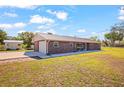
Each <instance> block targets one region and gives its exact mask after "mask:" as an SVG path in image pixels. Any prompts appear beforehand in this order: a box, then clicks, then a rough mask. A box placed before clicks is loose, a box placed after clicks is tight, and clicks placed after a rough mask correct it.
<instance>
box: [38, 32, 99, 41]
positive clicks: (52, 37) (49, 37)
mask: <svg viewBox="0 0 124 93" xmlns="http://www.w3.org/2000/svg"><path fill="white" fill-rule="evenodd" d="M38 34H39V35H40V36H42V37H43V38H44V39H46V40H56V41H72V42H87V43H98V42H97V41H93V40H91V39H87V38H79V37H72V36H61V35H55V34H47V33H38Z"/></svg>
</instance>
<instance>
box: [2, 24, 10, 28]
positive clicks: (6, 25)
mask: <svg viewBox="0 0 124 93" xmlns="http://www.w3.org/2000/svg"><path fill="white" fill-rule="evenodd" d="M0 28H5V29H10V28H12V25H11V24H0Z"/></svg>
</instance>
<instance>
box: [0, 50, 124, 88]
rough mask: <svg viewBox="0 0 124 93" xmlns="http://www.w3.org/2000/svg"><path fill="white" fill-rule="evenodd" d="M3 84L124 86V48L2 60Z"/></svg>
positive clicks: (0, 70) (0, 74)
mask: <svg viewBox="0 0 124 93" xmlns="http://www.w3.org/2000/svg"><path fill="white" fill-rule="evenodd" d="M0 86H6V87H7V86H42V87H44V86H51V87H54V86H63V87H71V86H75V87H79V86H124V48H102V51H99V52H91V53H84V54H77V55H70V56H63V57H56V58H48V59H41V60H37V61H30V62H13V63H5V64H0Z"/></svg>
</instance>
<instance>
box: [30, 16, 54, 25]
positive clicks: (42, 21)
mask: <svg viewBox="0 0 124 93" xmlns="http://www.w3.org/2000/svg"><path fill="white" fill-rule="evenodd" d="M30 23H40V24H51V23H54V20H53V19H51V18H47V17H44V16H40V15H33V16H31V19H30Z"/></svg>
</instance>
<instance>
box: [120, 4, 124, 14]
mask: <svg viewBox="0 0 124 93" xmlns="http://www.w3.org/2000/svg"><path fill="white" fill-rule="evenodd" d="M119 14H120V15H124V7H123V6H122V7H121V8H120V10H119Z"/></svg>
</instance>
